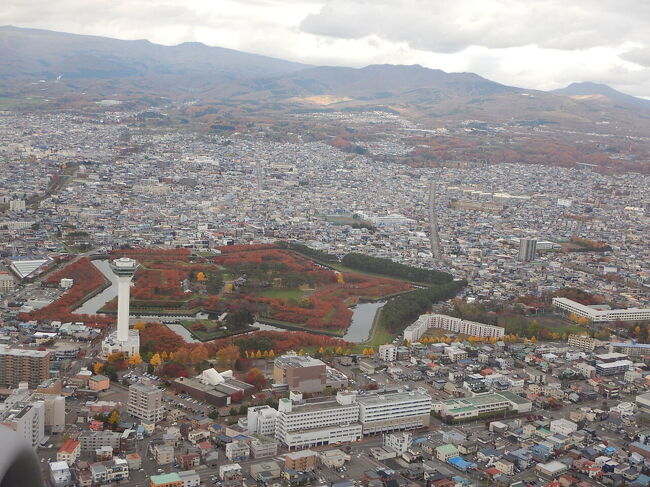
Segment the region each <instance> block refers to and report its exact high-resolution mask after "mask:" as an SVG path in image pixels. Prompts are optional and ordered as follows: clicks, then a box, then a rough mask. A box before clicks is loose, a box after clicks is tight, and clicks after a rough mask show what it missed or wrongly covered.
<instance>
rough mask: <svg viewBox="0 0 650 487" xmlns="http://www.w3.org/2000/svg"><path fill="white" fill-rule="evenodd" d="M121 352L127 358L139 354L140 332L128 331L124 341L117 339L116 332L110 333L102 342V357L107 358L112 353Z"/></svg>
mask: <svg viewBox="0 0 650 487" xmlns="http://www.w3.org/2000/svg"><path fill="white" fill-rule="evenodd" d="M117 352H123V353H124V354H125V355H128V356H129V357H131V356H133V355H135V354H137V353H140V332H139V331H138V330H129V337H128V339H127V340H126V341H120V340H118V339H117V331H114V332H111V333H110V334H109V335H108V336H107V337H106V338H104V341H103V342H102V356H104V357H108V356H109V355H110V354H112V353H117Z"/></svg>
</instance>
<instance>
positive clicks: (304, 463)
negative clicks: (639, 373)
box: [284, 450, 318, 472]
mask: <svg viewBox="0 0 650 487" xmlns="http://www.w3.org/2000/svg"><path fill="white" fill-rule="evenodd" d="M317 460H318V453H316V452H315V451H312V450H301V451H294V452H289V453H287V454H286V455H284V469H285V470H295V471H296V472H310V471H312V470H315V469H316V462H317Z"/></svg>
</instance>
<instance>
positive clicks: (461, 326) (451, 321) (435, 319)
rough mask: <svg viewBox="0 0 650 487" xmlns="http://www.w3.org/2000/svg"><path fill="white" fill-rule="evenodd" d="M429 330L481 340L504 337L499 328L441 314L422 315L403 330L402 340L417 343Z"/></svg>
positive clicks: (501, 329)
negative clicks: (438, 330) (446, 331)
mask: <svg viewBox="0 0 650 487" xmlns="http://www.w3.org/2000/svg"><path fill="white" fill-rule="evenodd" d="M429 328H441V329H443V330H449V331H451V332H453V333H460V334H464V335H469V336H477V337H483V338H489V337H495V338H501V337H502V336H504V335H505V330H504V329H503V328H502V327H500V326H492V325H486V324H484V323H477V322H475V321H467V320H461V319H460V318H454V317H453V316H447V315H441V314H424V315H422V316H420V317H419V318H418V319H417V320H416V321H415V322H414V323H412V324H411V325H409V326H407V327H406V329H405V330H404V340H407V341H409V342H415V341H418V340H419V339H420V338H421V337H422V336H423V335H424V334H425V333H426V332H427V330H428V329H429Z"/></svg>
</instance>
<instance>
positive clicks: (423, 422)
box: [357, 391, 431, 435]
mask: <svg viewBox="0 0 650 487" xmlns="http://www.w3.org/2000/svg"><path fill="white" fill-rule="evenodd" d="M357 402H358V404H359V420H360V421H361V424H362V426H363V434H364V435H369V434H376V433H383V432H387V431H396V430H406V429H414V428H423V427H426V426H429V422H430V419H431V396H429V395H427V394H423V393H421V392H414V391H412V392H380V393H376V394H365V395H359V396H358V397H357Z"/></svg>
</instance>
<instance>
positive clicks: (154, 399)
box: [127, 384, 165, 423]
mask: <svg viewBox="0 0 650 487" xmlns="http://www.w3.org/2000/svg"><path fill="white" fill-rule="evenodd" d="M127 411H128V413H129V414H131V415H132V416H135V417H136V418H140V419H142V420H145V421H150V422H154V423H157V422H158V421H162V420H163V416H164V413H165V407H164V406H163V402H162V391H161V390H160V389H158V388H156V387H153V386H148V385H145V384H132V385H131V386H129V404H128V406H127Z"/></svg>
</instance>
